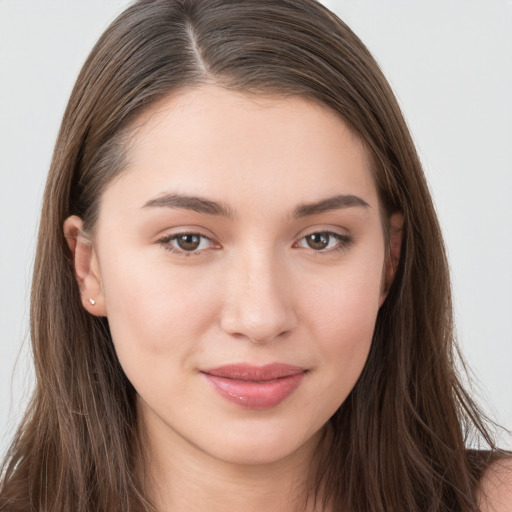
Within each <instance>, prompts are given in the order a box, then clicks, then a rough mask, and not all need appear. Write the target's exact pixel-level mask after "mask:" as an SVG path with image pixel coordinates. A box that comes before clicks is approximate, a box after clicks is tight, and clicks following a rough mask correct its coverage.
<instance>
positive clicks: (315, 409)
mask: <svg viewBox="0 0 512 512" xmlns="http://www.w3.org/2000/svg"><path fill="white" fill-rule="evenodd" d="M128 162H129V163H128V168H127V169H126V171H125V172H123V173H122V174H121V176H120V177H119V178H117V179H116V180H114V181H113V182H112V183H111V184H110V185H109V186H108V187H107V189H106V190H105V191H104V193H103V196H102V198H101V206H100V214H99V218H98V223H97V225H96V226H95V230H94V233H93V242H92V243H91V242H90V240H89V238H87V237H83V236H81V235H80V230H81V227H82V222H81V220H80V219H79V218H78V217H70V218H69V219H68V220H67V221H66V224H65V226H64V230H65V233H66V235H67V237H68V240H69V244H70V248H71V250H72V252H73V255H74V260H75V268H76V275H77V279H78V282H79V285H80V289H81V293H82V301H83V305H84V307H85V308H86V309H87V310H88V311H89V312H90V313H91V314H94V315H104V316H107V317H108V320H109V325H110V328H111V332H112V337H113V341H114V344H115V347H116V351H117V354H118V357H119V360H120V362H121V365H122V367H123V369H124V371H125V372H126V375H127V376H128V378H129V379H130V381H131V382H132V383H133V385H134V387H135V389H136V390H137V392H138V407H139V412H140V421H141V424H142V425H143V428H144V430H145V432H146V433H147V438H148V442H149V457H148V459H149V468H148V470H149V472H148V474H150V475H152V479H153V482H154V495H153V499H154V500H155V502H156V503H157V506H158V507H159V510H171V509H172V510H175V511H178V512H183V511H192V510H194V511H196V510H209V511H213V512H214V511H220V510H244V511H251V510H254V511H256V510H258V511H261V510H267V511H281V512H283V511H287V510H290V511H295V510H297V504H298V501H300V500H303V499H304V489H305V488H306V485H305V481H306V479H307V477H308V471H309V470H310V468H311V467H312V465H313V463H314V454H315V453H317V452H318V449H319V443H320V440H321V439H322V436H323V434H324V433H325V429H326V427H325V425H326V422H327V421H328V419H329V418H330V417H331V415H332V414H333V413H334V412H335V411H336V410H337V409H338V408H339V406H340V405H341V404H342V403H343V401H344V400H345V398H346V397H347V395H348V394H349V393H350V391H351V389H352V388H353V386H354V385H355V383H356V381H357V379H358V377H359V375H360V373H361V371H362V368H363V366H364V364H365V361H366V358H367V355H368V351H369V348H370V344H371V339H372V334H373V330H374V325H375V320H376V316H377V313H378V310H379V307H380V306H381V305H382V303H383V301H384V300H385V296H386V290H387V288H388V286H389V283H390V280H391V279H392V275H393V268H394V265H395V262H396V259H397V258H398V247H399V245H400V239H399V237H400V227H401V222H402V218H401V215H399V214H396V215H394V216H393V217H392V218H391V219H386V222H387V221H390V222H391V228H392V229H391V233H392V235H391V236H392V239H391V240H390V242H391V243H390V245H391V247H393V248H394V250H393V251H387V250H386V241H385V237H384V233H383V228H382V218H381V214H380V209H379V201H378V197H377V191H376V188H375V185H374V183H373V179H372V173H371V164H370V160H369V158H368V155H367V153H366V151H365V149H364V147H363V145H362V144H361V142H360V141H359V139H358V138H357V137H356V136H355V135H354V134H353V133H352V132H351V131H350V130H349V129H348V127H347V126H346V124H345V123H344V122H343V120H342V119H341V118H340V117H339V116H337V115H336V114H334V113H333V112H332V111H330V110H329V109H327V108H326V107H323V106H319V105H317V104H315V103H313V102H309V101H307V100H305V99H304V98H299V97H289V98H270V97H264V98H263V97H249V96H246V95H242V94H239V93H235V92H232V91H231V92H230V91H227V90H225V89H222V88H220V87H217V86H215V85H204V86H201V87H198V88H195V89H190V90H186V91H182V92H180V93H179V94H174V95H172V96H170V97H168V98H167V99H166V100H165V101H163V102H161V103H160V104H159V105H157V106H156V107H154V108H153V109H152V110H151V111H150V112H149V113H147V114H145V116H144V117H143V118H142V119H139V120H138V122H137V128H136V131H135V132H134V136H133V139H132V141H131V143H130V144H129V150H128ZM178 194H180V195H186V196H193V197H200V198H205V199H207V200H209V201H214V202H216V203H217V204H220V205H222V207H223V208H224V210H226V211H225V212H224V213H229V215H218V214H212V213H211V212H210V213H205V212H198V211H193V210H192V209H190V208H188V207H187V208H184V207H176V206H174V207H170V206H169V205H161V204H157V203H158V201H155V199H161V198H162V197H163V196H166V195H167V196H169V195H172V196H173V197H174V196H176V195H178ZM339 195H350V196H355V197H357V198H359V199H361V202H359V203H357V204H351V205H348V206H346V205H345V207H339V206H340V205H337V207H336V208H331V209H327V210H325V211H316V212H311V211H309V212H308V211H306V210H308V209H307V208H304V205H311V204H316V203H319V202H322V201H324V200H325V199H328V198H332V197H334V196H339ZM168 202H169V201H168ZM301 205H302V206H303V208H302V213H303V215H301V216H298V217H297V216H296V215H295V213H297V209H298V208H300V206H301ZM182 206H183V204H182ZM189 206H190V205H189ZM324 206H325V205H324ZM331 206H332V205H331ZM309 210H311V209H309ZM317 210H318V208H317ZM217 213H218V212H217ZM319 232H320V233H324V237H325V238H324V239H323V240H320V241H324V242H326V243H327V247H326V248H319V247H320V246H321V244H320V245H318V243H317V245H315V244H312V242H318V240H319V238H318V235H317V237H316V238H315V237H310V238H308V236H309V235H312V234H313V233H319ZM186 233H195V234H198V235H201V238H200V239H199V240H200V245H199V246H198V248H197V249H196V250H193V251H189V252H187V251H185V250H183V248H181V249H180V247H179V244H178V242H177V240H176V239H172V237H173V236H176V235H177V234H186ZM328 233H331V234H328ZM90 298H93V299H94V301H95V303H94V304H91V303H90V301H89V299H90ZM241 362H245V363H251V364H253V365H264V364H269V363H275V362H280V363H286V364H291V365H296V366H299V367H301V368H304V369H305V370H306V373H305V376H304V378H303V379H302V381H301V383H300V385H299V387H298V388H297V389H296V390H295V391H294V392H293V393H292V394H291V395H290V396H288V397H287V398H286V399H285V400H283V401H282V402H281V403H279V404H278V405H277V406H275V407H271V408H268V409H264V410H253V409H250V408H249V409H248V408H243V407H241V406H239V405H237V404H234V403H232V402H230V401H227V400H226V399H225V398H223V397H222V396H220V395H219V394H218V393H217V392H216V391H214V389H213V388H212V386H211V385H210V384H209V382H208V381H207V380H206V379H205V377H204V375H203V374H202V373H201V371H202V370H204V369H208V368H212V367H218V366H221V365H225V364H232V363H241ZM306 508H307V510H315V509H314V507H313V505H312V504H311V503H308V504H307V507H306Z"/></svg>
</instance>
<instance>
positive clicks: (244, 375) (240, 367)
mask: <svg viewBox="0 0 512 512" xmlns="http://www.w3.org/2000/svg"><path fill="white" fill-rule="evenodd" d="M306 371H307V370H305V369H304V368H300V367H298V366H292V365H288V364H281V363H274V364H269V365H265V366H253V365H249V364H232V365H226V366H221V367H219V368H211V369H208V370H202V371H201V373H202V374H203V375H204V376H205V377H206V379H207V380H208V381H209V383H210V384H211V385H212V386H213V389H214V390H215V391H217V393H219V394H220V395H221V396H222V397H223V398H225V399H226V400H228V401H230V402H233V403H235V404H237V405H240V406H241V407H245V408H247V409H270V408H271V407H275V406H277V405H279V404H280V403H281V402H282V401H283V400H284V399H285V398H287V397H288V396H290V395H291V394H292V393H293V392H294V391H295V390H296V389H297V387H298V386H299V384H300V383H301V381H302V378H303V377H304V375H306Z"/></svg>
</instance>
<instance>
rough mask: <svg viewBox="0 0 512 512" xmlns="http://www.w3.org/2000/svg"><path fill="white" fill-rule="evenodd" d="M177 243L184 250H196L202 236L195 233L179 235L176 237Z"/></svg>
mask: <svg viewBox="0 0 512 512" xmlns="http://www.w3.org/2000/svg"><path fill="white" fill-rule="evenodd" d="M176 243H177V244H178V247H179V248H180V249H183V250H184V251H195V250H196V249H197V248H198V247H199V244H200V243H201V237H200V236H199V235H193V234H186V235H179V236H178V237H177V238H176Z"/></svg>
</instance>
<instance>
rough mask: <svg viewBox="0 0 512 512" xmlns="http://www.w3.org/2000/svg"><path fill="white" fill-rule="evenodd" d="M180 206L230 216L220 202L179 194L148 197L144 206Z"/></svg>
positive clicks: (226, 208) (209, 213) (200, 211)
mask: <svg viewBox="0 0 512 512" xmlns="http://www.w3.org/2000/svg"><path fill="white" fill-rule="evenodd" d="M155 206H156V207H163V208H180V209H184V210H192V211H194V212H197V213H204V214H206V215H221V216H223V217H232V216H233V215H232V213H231V210H230V208H229V207H228V206H226V205H223V204H222V203H216V202H215V201H211V200H209V199H204V198H202V197H197V196H184V195H181V194H165V195H163V196H160V197H156V198H155V199H150V200H149V201H148V202H147V203H146V204H144V208H147V207H155Z"/></svg>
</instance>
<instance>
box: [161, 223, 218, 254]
mask: <svg viewBox="0 0 512 512" xmlns="http://www.w3.org/2000/svg"><path fill="white" fill-rule="evenodd" d="M184 235H193V236H198V237H200V238H202V239H205V240H208V241H209V242H210V243H211V246H210V247H208V248H203V249H197V250H192V251H187V250H185V249H180V248H178V247H175V246H173V245H171V241H173V240H176V239H177V238H178V237H180V236H184ZM156 242H157V243H158V244H160V246H161V247H162V248H163V249H165V250H166V251H169V252H171V253H173V254H176V255H178V256H197V255H200V254H203V253H204V252H206V251H210V250H212V249H220V248H221V245H220V244H219V243H218V242H217V241H215V239H214V238H213V237H212V236H211V235H206V234H204V233H202V232H201V230H200V229H198V228H194V227H192V228H191V229H189V228H187V227H183V228H179V229H176V230H175V231H173V232H171V233H166V234H165V235H163V236H161V237H159V238H158V239H157V240H156Z"/></svg>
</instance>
